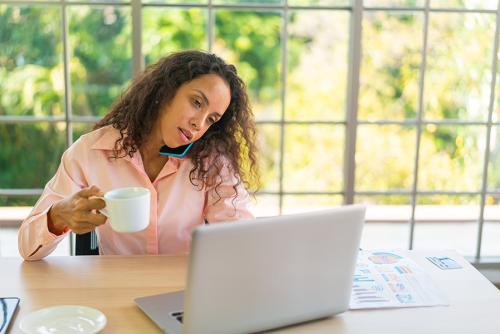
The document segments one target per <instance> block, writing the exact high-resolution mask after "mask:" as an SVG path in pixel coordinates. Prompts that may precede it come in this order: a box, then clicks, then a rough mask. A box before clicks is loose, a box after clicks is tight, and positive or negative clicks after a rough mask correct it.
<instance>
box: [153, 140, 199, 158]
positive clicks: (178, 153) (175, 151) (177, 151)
mask: <svg viewBox="0 0 500 334" xmlns="http://www.w3.org/2000/svg"><path fill="white" fill-rule="evenodd" d="M193 144H194V142H192V143H190V144H187V145H182V146H179V147H174V148H172V147H168V146H167V145H164V146H162V148H161V149H160V154H161V155H168V156H171V157H177V158H182V157H183V156H185V155H186V153H187V151H189V149H190V148H191V146H192V145H193Z"/></svg>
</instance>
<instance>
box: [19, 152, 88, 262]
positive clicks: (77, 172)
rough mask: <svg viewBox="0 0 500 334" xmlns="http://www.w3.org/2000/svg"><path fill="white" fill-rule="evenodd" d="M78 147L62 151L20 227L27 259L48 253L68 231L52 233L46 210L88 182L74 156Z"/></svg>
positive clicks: (22, 250)
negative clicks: (50, 175)
mask: <svg viewBox="0 0 500 334" xmlns="http://www.w3.org/2000/svg"><path fill="white" fill-rule="evenodd" d="M75 144H76V143H75ZM78 151H79V150H78V144H77V145H75V147H70V148H69V149H68V150H67V151H66V152H65V153H64V154H63V156H62V158H61V163H60V165H59V168H58V170H57V172H56V174H55V175H54V177H53V178H52V179H51V180H50V181H49V182H48V183H47V185H46V186H45V189H44V191H43V193H42V195H41V197H40V199H39V200H38V202H37V203H36V204H35V206H34V207H33V210H32V211H31V213H30V214H29V216H28V217H27V218H26V219H25V220H24V221H23V223H22V224H21V227H20V228H19V233H18V248H19V254H20V255H21V256H22V257H23V258H24V259H25V260H39V259H41V258H43V257H45V256H47V255H49V254H50V253H51V252H52V251H54V249H55V248H56V247H57V245H58V244H59V242H61V241H62V240H63V239H64V237H65V236H66V234H68V233H67V232H65V233H63V234H61V235H59V236H58V235H55V234H53V233H51V232H50V231H49V229H48V225H47V213H48V212H49V210H50V208H51V207H52V205H54V204H55V203H57V202H58V201H60V200H62V199H64V198H66V197H67V196H70V195H72V194H73V193H75V192H77V191H79V190H80V189H82V188H83V187H85V186H86V184H85V183H84V182H83V179H84V178H83V172H82V168H81V166H80V165H79V164H78V162H77V160H76V159H73V157H75V155H78V154H81V152H78Z"/></svg>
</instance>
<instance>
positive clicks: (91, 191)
mask: <svg viewBox="0 0 500 334" xmlns="http://www.w3.org/2000/svg"><path fill="white" fill-rule="evenodd" d="M75 195H77V196H79V197H83V198H89V197H91V196H104V193H103V192H102V191H101V189H99V188H98V187H96V186H91V187H87V188H83V189H82V190H80V191H79V192H77V193H76V194H75Z"/></svg>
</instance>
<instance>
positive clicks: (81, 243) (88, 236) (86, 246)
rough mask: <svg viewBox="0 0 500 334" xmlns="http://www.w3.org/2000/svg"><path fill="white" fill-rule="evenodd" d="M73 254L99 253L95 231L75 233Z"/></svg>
mask: <svg viewBox="0 0 500 334" xmlns="http://www.w3.org/2000/svg"><path fill="white" fill-rule="evenodd" d="M75 255H99V245H98V243H97V235H96V233H95V231H91V232H88V233H84V234H77V235H76V243H75Z"/></svg>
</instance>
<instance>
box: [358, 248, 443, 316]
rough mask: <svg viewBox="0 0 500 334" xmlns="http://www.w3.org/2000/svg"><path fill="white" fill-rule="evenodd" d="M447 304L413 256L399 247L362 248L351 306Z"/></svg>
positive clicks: (380, 306)
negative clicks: (388, 248) (384, 248)
mask: <svg viewBox="0 0 500 334" xmlns="http://www.w3.org/2000/svg"><path fill="white" fill-rule="evenodd" d="M436 305H448V302H447V299H446V297H445V296H444V295H443V293H442V292H441V291H440V290H439V289H438V288H437V287H436V286H435V284H434V283H433V282H432V280H431V278H430V277H429V275H428V274H426V273H425V271H424V270H423V269H422V268H421V267H420V266H419V265H418V264H417V263H415V262H414V261H413V260H411V259H410V258H408V257H406V256H404V255H403V254H402V253H401V252H397V251H392V250H389V251H386V250H377V251H373V250H372V251H360V252H359V255H358V262H357V265H356V270H355V273H354V278H353V286H352V293H351V302H350V308H351V309H365V308H387V307H416V306H436Z"/></svg>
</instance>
